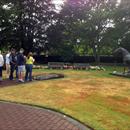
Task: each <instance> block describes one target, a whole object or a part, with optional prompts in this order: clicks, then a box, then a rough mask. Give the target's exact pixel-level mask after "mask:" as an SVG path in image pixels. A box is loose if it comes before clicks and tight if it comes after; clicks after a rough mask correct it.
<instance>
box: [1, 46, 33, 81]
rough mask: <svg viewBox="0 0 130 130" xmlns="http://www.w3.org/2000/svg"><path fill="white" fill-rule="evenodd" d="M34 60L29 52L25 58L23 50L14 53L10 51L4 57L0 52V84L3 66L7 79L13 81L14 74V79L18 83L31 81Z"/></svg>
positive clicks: (12, 50)
mask: <svg viewBox="0 0 130 130" xmlns="http://www.w3.org/2000/svg"><path fill="white" fill-rule="evenodd" d="M34 61H35V59H34V58H33V54H32V52H29V53H28V55H27V56H25V55H24V49H22V48H21V49H20V51H19V52H18V53H16V50H15V49H11V51H8V52H7V54H6V55H5V58H4V56H3V55H2V52H1V51H0V82H1V81H2V70H3V66H4V64H5V67H6V74H7V78H9V79H10V80H14V72H16V73H15V74H16V79H17V80H18V81H19V82H26V81H32V68H33V63H34Z"/></svg>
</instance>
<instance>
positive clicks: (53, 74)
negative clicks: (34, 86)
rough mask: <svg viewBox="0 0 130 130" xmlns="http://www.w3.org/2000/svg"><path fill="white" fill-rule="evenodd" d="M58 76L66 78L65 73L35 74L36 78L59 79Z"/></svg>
mask: <svg viewBox="0 0 130 130" xmlns="http://www.w3.org/2000/svg"><path fill="white" fill-rule="evenodd" d="M57 78H64V75H63V74H56V73H50V74H42V75H38V76H34V77H33V79H34V80H49V79H57Z"/></svg>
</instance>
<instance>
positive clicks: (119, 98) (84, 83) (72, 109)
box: [0, 67, 130, 130]
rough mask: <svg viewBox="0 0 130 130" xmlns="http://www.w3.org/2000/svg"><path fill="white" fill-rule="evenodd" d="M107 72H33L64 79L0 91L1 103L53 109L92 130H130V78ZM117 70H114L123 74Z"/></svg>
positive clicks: (45, 70)
mask: <svg viewBox="0 0 130 130" xmlns="http://www.w3.org/2000/svg"><path fill="white" fill-rule="evenodd" d="M105 68H106V71H96V70H91V71H86V70H48V69H44V70H34V71H35V72H34V73H36V74H37V73H63V74H64V75H65V78H63V79H55V80H46V81H39V82H34V83H29V84H22V85H17V86H12V87H6V88H1V89H0V100H6V101H13V102H19V103H27V104H33V105H38V106H43V107H47V108H52V109H55V110H58V111H60V112H63V113H65V114H68V115H70V116H72V117H74V118H76V119H78V120H80V121H81V122H84V123H85V124H87V125H89V126H91V127H92V128H94V129H95V130H130V96H129V95H130V79H128V78H122V77H116V76H112V75H110V72H112V71H115V68H114V67H105ZM122 70H123V68H122V67H116V71H122Z"/></svg>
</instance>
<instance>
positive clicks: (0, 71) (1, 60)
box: [0, 51, 4, 81]
mask: <svg viewBox="0 0 130 130" xmlns="http://www.w3.org/2000/svg"><path fill="white" fill-rule="evenodd" d="M3 65H4V58H3V55H2V54H1V51H0V81H2V68H3Z"/></svg>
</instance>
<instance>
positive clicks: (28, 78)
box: [25, 52, 35, 81]
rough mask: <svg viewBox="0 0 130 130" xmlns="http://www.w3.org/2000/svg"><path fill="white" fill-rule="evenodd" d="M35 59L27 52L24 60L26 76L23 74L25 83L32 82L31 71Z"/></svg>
mask: <svg viewBox="0 0 130 130" xmlns="http://www.w3.org/2000/svg"><path fill="white" fill-rule="evenodd" d="M34 61H35V59H34V58H33V54H32V52H29V54H28V56H27V58H26V74H25V81H32V69H33V63H34Z"/></svg>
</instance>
